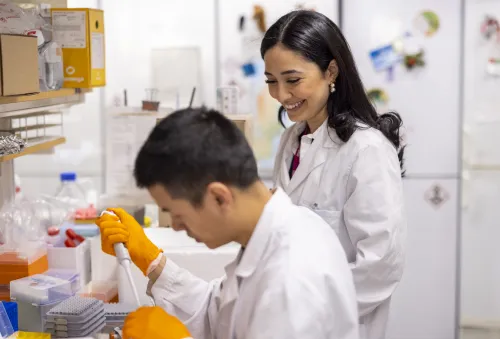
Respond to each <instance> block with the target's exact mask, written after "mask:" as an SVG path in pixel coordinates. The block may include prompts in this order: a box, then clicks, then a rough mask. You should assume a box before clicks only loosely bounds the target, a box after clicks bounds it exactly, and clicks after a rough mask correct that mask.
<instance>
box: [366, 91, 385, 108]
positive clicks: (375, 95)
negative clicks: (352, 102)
mask: <svg viewBox="0 0 500 339" xmlns="http://www.w3.org/2000/svg"><path fill="white" fill-rule="evenodd" d="M366 94H367V95H368V98H369V99H370V100H371V102H373V104H374V105H376V106H385V105H387V104H388V103H389V96H388V95H387V93H386V92H385V91H384V90H383V89H382V88H372V89H370V90H368V91H367V92H366Z"/></svg>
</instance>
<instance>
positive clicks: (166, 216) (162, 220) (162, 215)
mask: <svg viewBox="0 0 500 339" xmlns="http://www.w3.org/2000/svg"><path fill="white" fill-rule="evenodd" d="M158 226H160V227H172V217H171V216H170V213H169V212H164V211H162V210H161V208H158Z"/></svg>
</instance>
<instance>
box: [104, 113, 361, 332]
mask: <svg viewBox="0 0 500 339" xmlns="http://www.w3.org/2000/svg"><path fill="white" fill-rule="evenodd" d="M134 175H135V179H136V182H137V184H138V186H140V187H144V188H147V189H148V190H149V192H150V194H151V195H152V196H153V198H154V199H155V201H156V202H157V203H158V206H160V207H161V208H163V209H164V210H165V211H169V212H170V213H171V216H172V227H173V228H174V230H176V231H180V230H185V231H186V232H187V234H188V235H189V236H190V237H192V238H194V239H196V240H197V241H199V242H202V243H204V244H206V245H207V246H208V247H209V248H212V249H213V248H217V247H219V246H222V245H225V244H228V243H230V242H237V243H239V244H240V245H241V250H240V252H239V254H238V256H237V257H236V258H235V260H234V261H233V262H232V263H230V264H229V265H228V266H227V267H226V275H225V276H224V277H223V278H221V279H217V280H213V281H210V282H206V281H204V280H202V279H199V278H197V277H195V276H193V275H192V274H190V273H189V272H187V271H186V270H184V269H182V268H180V267H178V266H177V265H176V264H175V263H174V262H172V260H169V259H168V258H167V257H165V256H164V255H163V254H162V253H161V251H160V250H159V249H158V248H157V247H156V246H155V245H154V244H153V243H152V242H151V241H150V240H149V239H148V238H147V237H146V235H145V234H144V232H143V230H142V228H141V226H140V225H139V224H138V223H137V222H136V221H135V220H134V219H133V218H132V217H131V216H130V215H128V214H127V213H126V212H124V211H123V210H120V209H113V211H114V212H115V214H117V216H118V218H116V219H113V217H110V216H105V217H103V218H101V219H99V220H98V221H97V224H98V225H99V227H100V229H101V236H102V248H103V250H104V251H105V252H106V253H110V254H113V244H114V243H117V242H123V243H125V244H126V246H127V248H128V250H129V252H130V256H131V258H132V260H133V262H134V263H135V264H136V265H137V266H138V267H139V268H140V269H141V270H142V272H143V273H144V274H145V275H147V276H148V277H149V278H150V283H149V286H150V292H151V294H152V296H153V297H154V299H155V302H156V304H157V305H158V306H161V308H162V309H163V310H164V311H163V310H162V309H160V308H158V307H155V308H150V307H145V308H141V309H139V310H138V311H136V312H135V313H132V314H131V315H130V316H129V318H128V319H127V320H126V322H125V326H124V328H123V335H124V338H126V339H129V338H133V339H139V338H162V339H180V338H185V337H188V336H189V332H190V333H191V334H192V337H193V338H195V339H202V338H218V339H233V338H238V339H257V338H258V339H267V338H269V339H271V338H272V339H280V338H283V339H285V338H286V339H294V338H300V339H308V338H311V339H313V338H314V339H319V338H321V339H326V338H329V339H330V338H331V339H357V338H358V321H357V319H358V315H357V306H356V296H355V291H354V285H353V281H352V276H351V273H350V269H349V267H348V264H347V259H346V256H345V254H344V251H343V249H342V247H341V245H340V242H339V240H338V239H337V236H336V235H335V232H334V231H333V230H332V229H331V228H330V227H329V226H328V224H327V223H326V222H324V221H323V220H322V219H321V218H320V217H319V216H317V215H316V214H315V213H314V212H312V211H310V210H308V209H307V208H305V207H298V206H295V205H293V204H292V203H291V201H290V199H289V198H288V196H287V195H286V194H285V193H284V192H283V191H282V190H281V189H278V190H277V191H275V192H270V191H269V189H268V188H267V187H266V186H265V185H264V183H263V182H262V181H260V180H259V177H258V173H257V164H256V161H255V158H254V156H253V153H252V150H251V148H250V146H249V145H248V143H247V141H246V140H245V137H244V135H243V134H242V133H241V132H240V131H239V129H238V128H237V127H236V126H235V125H234V124H233V123H232V122H231V121H230V120H228V119H227V118H225V117H224V116H223V115H221V114H220V113H218V112H216V111H211V110H206V109H204V108H201V109H191V108H190V109H186V110H182V111H178V112H175V113H173V114H171V115H169V116H168V117H167V118H165V119H164V120H163V121H161V122H160V123H159V124H158V125H157V126H156V127H155V128H154V130H153V131H152V133H151V134H150V136H149V138H148V139H147V141H146V142H145V144H144V145H143V147H142V149H141V150H140V152H139V155H138V156H137V160H136V163H135V171H134ZM117 219H119V221H117ZM165 311H166V312H165ZM173 316H175V317H177V318H178V319H180V320H181V321H182V323H184V324H185V325H186V326H187V329H189V332H188V330H187V329H186V328H185V327H184V325H182V324H180V322H178V321H177V319H176V318H175V317H173ZM174 332H175V333H174Z"/></svg>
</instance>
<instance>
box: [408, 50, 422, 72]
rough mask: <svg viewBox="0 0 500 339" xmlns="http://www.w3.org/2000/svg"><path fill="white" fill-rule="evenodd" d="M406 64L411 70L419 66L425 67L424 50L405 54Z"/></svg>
mask: <svg viewBox="0 0 500 339" xmlns="http://www.w3.org/2000/svg"><path fill="white" fill-rule="evenodd" d="M404 65H405V67H406V69H407V70H409V71H410V70H412V69H415V68H418V67H424V66H425V61H424V51H423V50H421V51H420V52H418V53H415V54H405V57H404Z"/></svg>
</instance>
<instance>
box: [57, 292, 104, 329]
mask: <svg viewBox="0 0 500 339" xmlns="http://www.w3.org/2000/svg"><path fill="white" fill-rule="evenodd" d="M101 313H102V314H104V304H103V302H102V301H101V300H97V299H92V298H81V297H78V296H74V297H71V298H69V299H67V300H65V301H63V302H62V303H60V304H59V305H57V306H56V307H54V308H53V309H51V310H50V311H49V312H48V313H47V322H52V323H56V324H58V325H66V324H68V323H73V324H76V323H85V322H88V321H91V320H92V319H93V317H94V316H96V315H99V314H101Z"/></svg>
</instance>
